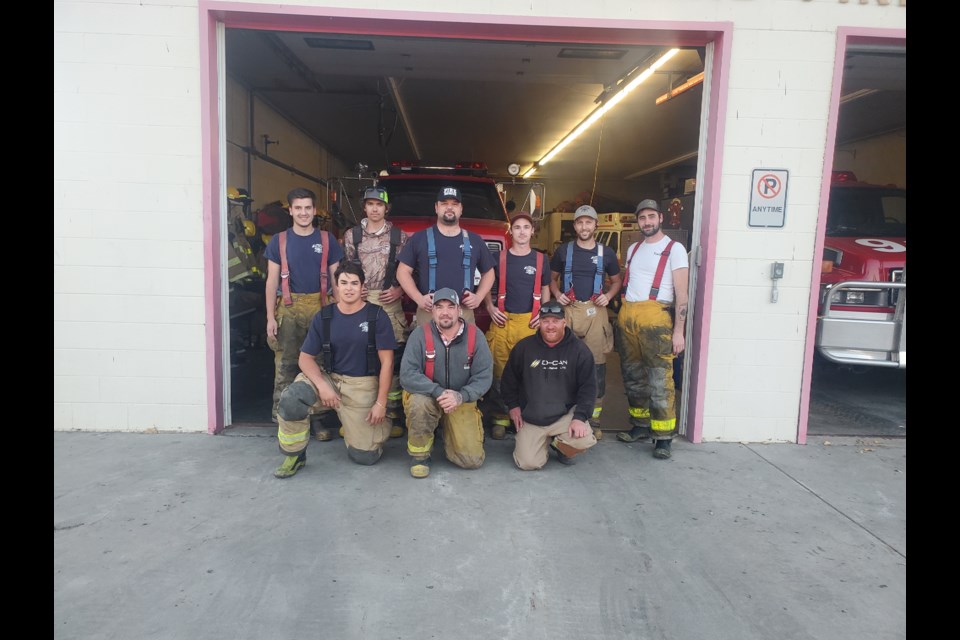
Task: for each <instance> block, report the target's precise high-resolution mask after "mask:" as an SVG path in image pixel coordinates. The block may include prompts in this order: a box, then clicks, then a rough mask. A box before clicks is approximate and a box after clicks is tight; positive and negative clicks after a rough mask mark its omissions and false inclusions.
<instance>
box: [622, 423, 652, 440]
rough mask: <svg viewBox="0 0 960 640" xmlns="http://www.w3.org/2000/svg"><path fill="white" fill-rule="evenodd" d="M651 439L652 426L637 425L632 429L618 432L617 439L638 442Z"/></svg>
mask: <svg viewBox="0 0 960 640" xmlns="http://www.w3.org/2000/svg"><path fill="white" fill-rule="evenodd" d="M649 439H650V427H644V426H636V427H634V428H633V429H630V431H621V432H620V433H618V434H617V440H619V441H620V442H637V441H638V440H649Z"/></svg>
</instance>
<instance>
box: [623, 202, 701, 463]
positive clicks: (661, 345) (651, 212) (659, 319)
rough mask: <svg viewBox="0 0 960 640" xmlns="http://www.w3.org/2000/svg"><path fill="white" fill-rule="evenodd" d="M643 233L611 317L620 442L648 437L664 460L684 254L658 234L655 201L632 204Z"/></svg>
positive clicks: (682, 323) (672, 415)
mask: <svg viewBox="0 0 960 640" xmlns="http://www.w3.org/2000/svg"><path fill="white" fill-rule="evenodd" d="M637 225H638V226H639V227H640V232H641V233H642V234H643V241H642V242H635V243H633V244H632V245H630V248H629V249H628V250H627V263H626V268H625V271H626V276H625V277H624V282H623V288H624V291H625V292H626V293H625V296H624V302H623V305H622V306H621V307H620V313H619V315H618V316H617V352H618V353H619V354H620V369H621V371H622V373H623V387H624V389H625V391H626V393H627V401H628V403H629V405H630V424H631V425H632V428H631V430H630V432H629V433H626V432H625V433H620V434H618V435H617V438H618V439H619V440H622V441H624V442H635V441H637V440H641V439H646V438H647V437H652V438H653V440H654V441H655V443H656V444H655V445H654V449H653V457H654V458H657V459H660V460H665V459H667V458H669V457H670V455H671V454H670V443H671V441H672V440H673V436H674V434H675V433H676V429H677V415H676V409H675V407H674V403H675V391H674V384H673V360H674V358H676V357H677V355H678V354H680V353H681V352H682V351H683V349H684V328H685V327H686V321H687V284H688V283H687V275H688V271H689V262H688V258H687V251H686V249H685V248H684V247H683V245H681V244H680V243H679V242H676V241H674V240H671V239H670V238H669V237H667V235H666V234H664V233H663V230H662V228H661V226H662V225H663V213H661V212H660V210H659V208H658V207H657V203H656V201H655V200H651V199H647V200H643V201H642V202H640V204H638V205H637Z"/></svg>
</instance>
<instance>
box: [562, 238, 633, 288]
mask: <svg viewBox="0 0 960 640" xmlns="http://www.w3.org/2000/svg"><path fill="white" fill-rule="evenodd" d="M570 242H571V243H572V244H573V274H572V275H573V292H574V295H576V296H577V300H589V299H590V298H592V297H593V293H594V291H593V282H594V277H595V276H596V275H597V248H598V247H600V246H601V245H600V243H599V242H598V243H597V244H596V246H594V247H593V249H591V250H589V251H588V250H587V249H583V248H581V247H580V246H579V245H577V241H576V240H571V241H570ZM566 261H567V245H566V243H564V244H562V245H560V246H559V247H557V250H556V251H554V252H553V257H552V258H551V259H550V270H551V271H553V272H554V273H559V274H560V280H559V283H558V285H557V286H559V287H560V293H566V292H567V290H566V287H565V285H564V283H563V269H564V265H565V264H566ZM603 271H604V273H606V275H608V276H615V275H617V274H618V273H620V263H619V262H617V252H616V251H614V250H613V249H611V248H610V247H608V246H604V247H603ZM600 287H601V288H603V282H601V283H600Z"/></svg>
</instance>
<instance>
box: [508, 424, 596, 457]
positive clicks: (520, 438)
mask: <svg viewBox="0 0 960 640" xmlns="http://www.w3.org/2000/svg"><path fill="white" fill-rule="evenodd" d="M572 421H573V409H571V410H570V411H569V412H568V413H567V414H566V415H564V416H563V417H562V418H560V419H559V420H557V421H556V422H554V423H553V424H550V425H547V426H545V427H541V426H538V425H535V424H532V423H530V422H526V421H524V423H523V426H522V427H521V428H520V429H518V430H517V439H516V441H515V445H514V447H513V461H514V463H516V465H517V467H519V468H520V469H522V470H524V471H533V470H534V469H540V468H542V467H543V465H545V464H547V459H548V458H549V457H550V454H549V452H548V451H547V447H548V446H549V441H550V440H551V439H552V441H553V442H555V443H556V445H557V448H558V449H560V451H562V452H563V454H564V455H565V456H567V457H568V458H572V457H574V456H576V455H579V454H581V453H583V452H584V451H586V450H587V449H589V448H590V447H592V446H593V445H595V444H597V439H596V438H595V437H594V435H593V431H591V430H590V429H587V435H585V436H584V437H582V438H574V437H573V436H571V435H570V433H569V429H570V423H571V422H572Z"/></svg>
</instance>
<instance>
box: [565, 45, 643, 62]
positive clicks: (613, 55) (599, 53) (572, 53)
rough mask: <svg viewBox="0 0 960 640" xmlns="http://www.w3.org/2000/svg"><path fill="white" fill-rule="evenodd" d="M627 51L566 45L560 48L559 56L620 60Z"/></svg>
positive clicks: (579, 58) (580, 58) (578, 58)
mask: <svg viewBox="0 0 960 640" xmlns="http://www.w3.org/2000/svg"><path fill="white" fill-rule="evenodd" d="M626 53H627V50H626V49H575V48H572V47H564V48H563V49H560V53H558V54H557V57H558V58H574V59H577V60H619V59H620V58H622V57H623V56H624V54H626Z"/></svg>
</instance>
